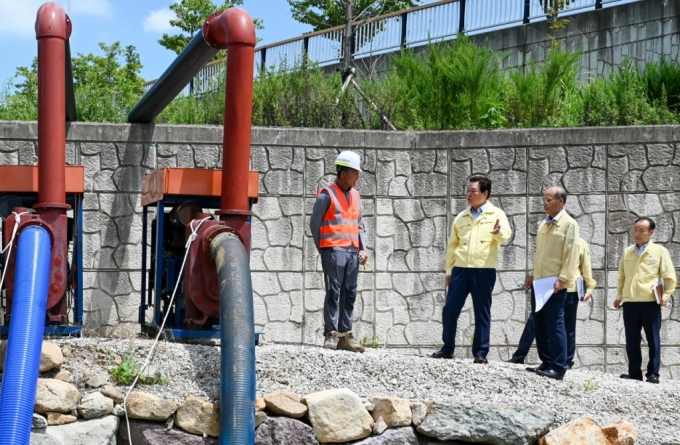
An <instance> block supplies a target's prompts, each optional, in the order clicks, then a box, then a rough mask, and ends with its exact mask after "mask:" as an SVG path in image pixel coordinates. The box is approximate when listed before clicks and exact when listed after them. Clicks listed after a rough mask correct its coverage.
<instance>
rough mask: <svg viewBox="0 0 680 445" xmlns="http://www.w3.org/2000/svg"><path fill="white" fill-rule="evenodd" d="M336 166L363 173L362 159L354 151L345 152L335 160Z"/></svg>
mask: <svg viewBox="0 0 680 445" xmlns="http://www.w3.org/2000/svg"><path fill="white" fill-rule="evenodd" d="M335 165H339V166H341V167H349V168H353V169H354V170H358V171H361V158H360V157H359V155H358V154H356V153H354V152H353V151H343V152H342V153H340V154H339V155H338V158H337V159H336V160H335Z"/></svg>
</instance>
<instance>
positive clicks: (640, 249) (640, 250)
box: [635, 241, 651, 258]
mask: <svg viewBox="0 0 680 445" xmlns="http://www.w3.org/2000/svg"><path fill="white" fill-rule="evenodd" d="M650 242H651V241H648V242H647V243H645V244H643V245H641V246H638V245H637V244H636V245H635V250H637V254H638V258H640V255H642V252H644V251H645V249H646V248H647V246H649V243H650Z"/></svg>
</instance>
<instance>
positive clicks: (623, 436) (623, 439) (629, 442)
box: [602, 420, 637, 445]
mask: <svg viewBox="0 0 680 445" xmlns="http://www.w3.org/2000/svg"><path fill="white" fill-rule="evenodd" d="M602 432H603V433H604V435H605V437H607V440H608V441H609V443H610V444H611V445H633V444H634V443H635V440H636V439H637V434H636V433H635V426H633V424H632V423H630V422H627V421H625V420H615V421H613V422H610V423H609V424H608V425H607V426H604V427H602Z"/></svg>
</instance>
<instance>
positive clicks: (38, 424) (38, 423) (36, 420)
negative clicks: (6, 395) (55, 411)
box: [31, 413, 47, 430]
mask: <svg viewBox="0 0 680 445" xmlns="http://www.w3.org/2000/svg"><path fill="white" fill-rule="evenodd" d="M41 428H47V419H46V418H45V417H43V416H41V415H40V414H36V413H33V423H31V429H34V430H39V429H41Z"/></svg>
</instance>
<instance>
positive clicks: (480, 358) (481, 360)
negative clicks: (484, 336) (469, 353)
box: [473, 355, 489, 365]
mask: <svg viewBox="0 0 680 445" xmlns="http://www.w3.org/2000/svg"><path fill="white" fill-rule="evenodd" d="M473 363H477V364H480V365H488V364H489V361H488V360H487V359H486V357H483V356H481V355H478V356H476V357H475V360H474V361H473Z"/></svg>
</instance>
